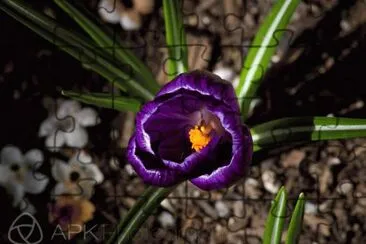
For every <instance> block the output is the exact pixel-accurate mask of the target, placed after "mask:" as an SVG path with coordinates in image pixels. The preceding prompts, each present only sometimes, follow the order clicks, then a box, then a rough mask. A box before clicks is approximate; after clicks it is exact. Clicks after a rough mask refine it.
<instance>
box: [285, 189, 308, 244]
mask: <svg viewBox="0 0 366 244" xmlns="http://www.w3.org/2000/svg"><path fill="white" fill-rule="evenodd" d="M304 211H305V196H304V193H300V195H299V198H298V199H297V201H296V206H295V209H294V211H293V213H292V216H291V221H290V224H289V227H288V231H287V237H286V244H296V243H299V238H300V233H301V229H302V222H303V218H304Z"/></svg>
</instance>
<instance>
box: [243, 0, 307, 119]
mask: <svg viewBox="0 0 366 244" xmlns="http://www.w3.org/2000/svg"><path fill="white" fill-rule="evenodd" d="M299 3H300V0H278V1H276V3H275V4H274V6H273V7H272V9H271V11H270V13H269V14H268V15H267V17H266V18H265V20H264V22H263V23H262V24H261V26H260V28H259V30H258V32H257V34H256V36H255V38H254V40H253V42H252V44H251V47H250V49H249V52H248V56H247V57H246V59H245V62H244V66H243V68H242V70H241V73H240V80H239V84H238V86H237V88H236V94H237V97H238V98H239V100H240V105H241V110H242V114H243V117H244V119H246V117H247V114H248V110H249V106H250V103H251V101H252V99H253V98H254V97H255V95H256V91H257V88H258V87H259V85H260V83H261V81H262V78H263V76H264V74H265V72H266V70H267V68H268V67H269V64H270V61H271V57H272V55H273V54H274V52H275V51H276V48H277V46H278V42H279V40H281V37H282V35H283V31H284V30H286V26H287V24H288V23H289V21H290V18H291V16H292V15H293V13H294V12H295V9H296V7H297V5H298V4H299Z"/></svg>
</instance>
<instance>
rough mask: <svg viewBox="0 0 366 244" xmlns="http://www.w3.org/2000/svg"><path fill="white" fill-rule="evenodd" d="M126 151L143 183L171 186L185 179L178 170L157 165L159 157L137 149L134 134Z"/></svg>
mask: <svg viewBox="0 0 366 244" xmlns="http://www.w3.org/2000/svg"><path fill="white" fill-rule="evenodd" d="M127 151H128V152H127V158H128V160H129V162H130V163H131V165H132V167H133V168H134V170H135V171H136V173H137V174H138V175H139V176H140V177H141V178H142V179H143V181H144V182H145V183H148V184H151V185H156V186H172V185H174V184H177V183H179V182H181V181H183V180H184V179H185V178H184V175H183V174H181V173H179V172H178V171H174V170H170V169H164V168H161V167H159V166H160V162H159V161H160V159H158V158H156V157H155V156H154V155H151V154H148V153H145V152H141V151H139V149H138V148H137V143H136V138H135V137H134V136H133V137H132V138H131V140H130V142H129V144H128V148H127Z"/></svg>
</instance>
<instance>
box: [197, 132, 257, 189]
mask: <svg viewBox="0 0 366 244" xmlns="http://www.w3.org/2000/svg"><path fill="white" fill-rule="evenodd" d="M238 134H240V137H241V139H240V140H237V141H236V142H235V144H236V146H235V148H236V150H235V151H233V156H232V158H231V160H230V163H229V164H228V165H225V166H223V167H219V168H217V169H216V170H214V171H213V172H212V173H210V174H205V175H201V176H199V177H197V178H194V179H191V182H192V183H193V184H194V185H195V186H197V187H199V188H201V189H203V190H213V189H219V188H224V187H229V186H231V185H232V184H234V183H235V182H236V181H238V180H239V179H240V178H242V177H244V176H245V175H246V173H247V169H248V167H249V165H250V162H251V160H252V152H253V141H252V137H251V135H250V132H249V130H248V128H247V127H246V126H243V128H242V130H241V133H238ZM233 148H234V145H233Z"/></svg>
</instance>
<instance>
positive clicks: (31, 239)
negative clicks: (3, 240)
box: [8, 212, 43, 244]
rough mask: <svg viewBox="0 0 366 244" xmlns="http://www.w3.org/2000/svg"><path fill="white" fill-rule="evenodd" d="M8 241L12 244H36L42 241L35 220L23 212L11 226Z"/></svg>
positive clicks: (41, 235)
mask: <svg viewBox="0 0 366 244" xmlns="http://www.w3.org/2000/svg"><path fill="white" fill-rule="evenodd" d="M8 239H9V241H10V242H11V243H13V244H38V243H41V242H42V240H43V231H42V229H41V226H40V225H39V223H38V221H37V219H36V218H35V217H34V216H33V215H31V214H30V213H27V212H24V213H22V214H20V215H19V216H18V217H17V218H16V219H15V220H14V221H13V223H12V224H11V226H10V228H9V232H8Z"/></svg>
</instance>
